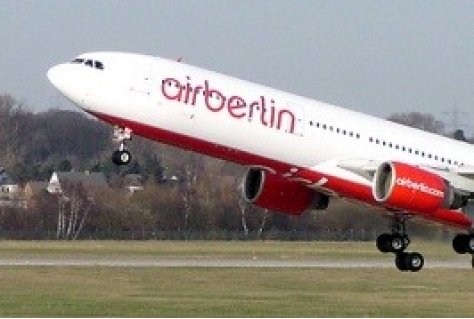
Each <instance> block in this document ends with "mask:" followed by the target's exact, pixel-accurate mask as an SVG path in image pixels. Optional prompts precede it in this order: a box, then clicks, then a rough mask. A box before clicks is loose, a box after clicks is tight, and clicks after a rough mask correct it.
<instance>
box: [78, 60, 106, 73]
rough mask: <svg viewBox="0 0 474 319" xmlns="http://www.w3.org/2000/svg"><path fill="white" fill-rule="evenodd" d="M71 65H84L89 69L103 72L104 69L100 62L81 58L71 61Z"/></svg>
mask: <svg viewBox="0 0 474 319" xmlns="http://www.w3.org/2000/svg"><path fill="white" fill-rule="evenodd" d="M71 63H76V64H84V65H86V66H88V67H90V68H94V69H97V70H103V69H104V63H102V62H101V61H97V60H92V59H88V60H86V59H83V58H75V59H74V60H72V61H71Z"/></svg>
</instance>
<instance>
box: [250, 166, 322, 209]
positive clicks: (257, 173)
mask: <svg viewBox="0 0 474 319" xmlns="http://www.w3.org/2000/svg"><path fill="white" fill-rule="evenodd" d="M242 197H243V198H244V200H245V201H246V202H247V203H250V204H254V205H256V206H259V207H262V208H266V209H270V210H274V211H278V212H281V213H285V214H291V215H300V214H301V213H303V212H304V211H305V210H307V209H309V208H314V209H326V208H327V206H328V204H329V197H328V196H327V195H324V194H320V193H317V192H315V191H314V190H312V189H309V188H307V187H305V186H304V185H302V184H300V183H298V182H294V181H291V180H287V179H284V178H282V177H279V176H278V175H276V174H271V173H268V172H267V171H265V170H262V169H258V168H250V169H249V170H248V171H247V173H246V174H245V177H244V180H243V182H242Z"/></svg>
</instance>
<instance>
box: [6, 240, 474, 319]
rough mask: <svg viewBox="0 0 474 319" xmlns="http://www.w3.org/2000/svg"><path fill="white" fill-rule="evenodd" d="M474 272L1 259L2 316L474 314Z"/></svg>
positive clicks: (155, 250) (53, 245) (270, 246)
mask: <svg viewBox="0 0 474 319" xmlns="http://www.w3.org/2000/svg"><path fill="white" fill-rule="evenodd" d="M0 247H1V248H0V258H5V257H8V258H12V257H15V256H19V257H25V256H42V257H46V258H47V257H48V256H51V257H54V258H57V257H61V256H65V257H70V256H77V255H80V256H90V257H94V256H103V255H109V256H114V255H128V256H156V257H157V258H167V257H170V258H180V257H184V258H190V257H193V258H194V257H195V258H215V257H226V258H228V257H232V256H233V257H236V258H247V257H249V258H250V257H251V256H258V258H274V259H286V258H295V259H325V258H326V259H334V258H340V259H345V258H348V259H350V258H357V259H365V258H367V259H375V258H390V259H392V258H393V257H389V256H384V255H381V254H380V253H378V252H377V251H376V249H375V248H374V245H373V243H317V242H316V243H315V242H310V243H305V242H290V243H288V242H208V241H202V242H154V241H150V242H75V243H62V242H9V241H2V242H0ZM410 248H413V250H415V249H417V250H419V251H422V252H423V253H424V254H425V256H426V257H427V258H436V259H445V258H450V257H453V256H455V255H454V254H453V253H452V252H451V250H450V247H449V245H447V244H439V243H422V244H421V243H420V247H416V248H415V247H410ZM466 262H469V260H468V259H466ZM473 276H474V273H473V271H471V270H459V269H458V270H450V269H423V270H422V271H421V272H419V273H400V272H399V271H397V270H396V269H395V268H393V269H319V268H313V269H301V268H127V267H116V268H114V267H57V266H52V267H40V266H34V267H33V266H18V267H12V266H3V267H1V268H0V285H1V287H2V289H1V290H0V316H2V317H5V316H35V317H44V316H53V317H64V316H66V317H71V316H85V317H90V316H115V317H144V316H154V317H189V316H192V317H202V316H206V317H248V316H253V317H260V316H262V317H287V316H294V317H300V316H304V317H319V316H330V317H331V316H357V317H364V316H371V317H373V316H377V317H380V316H382V317H386V316H388V317H413V316H415V317H425V316H429V317H453V316H454V317H472V314H474V302H473V300H474V286H473V284H474V280H473Z"/></svg>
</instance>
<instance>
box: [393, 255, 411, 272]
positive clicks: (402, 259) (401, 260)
mask: <svg viewBox="0 0 474 319" xmlns="http://www.w3.org/2000/svg"><path fill="white" fill-rule="evenodd" d="M407 256H408V254H407V253H399V254H397V255H396V256H395V265H396V266H397V268H398V270H400V271H408V267H407V262H406V259H407Z"/></svg>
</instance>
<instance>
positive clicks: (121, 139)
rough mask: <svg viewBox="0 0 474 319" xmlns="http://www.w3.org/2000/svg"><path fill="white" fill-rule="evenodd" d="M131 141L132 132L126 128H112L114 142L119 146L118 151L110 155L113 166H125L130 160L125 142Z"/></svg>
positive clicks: (130, 156)
mask: <svg viewBox="0 0 474 319" xmlns="http://www.w3.org/2000/svg"><path fill="white" fill-rule="evenodd" d="M131 139H132V130H130V129H129V128H127V127H118V126H115V127H114V141H115V142H116V143H118V144H119V148H118V150H116V151H114V152H113V153H112V162H113V163H114V164H115V165H118V166H121V165H127V164H129V163H130V162H131V160H132V154H130V152H129V151H128V150H127V147H126V145H125V142H126V141H129V140H131Z"/></svg>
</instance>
